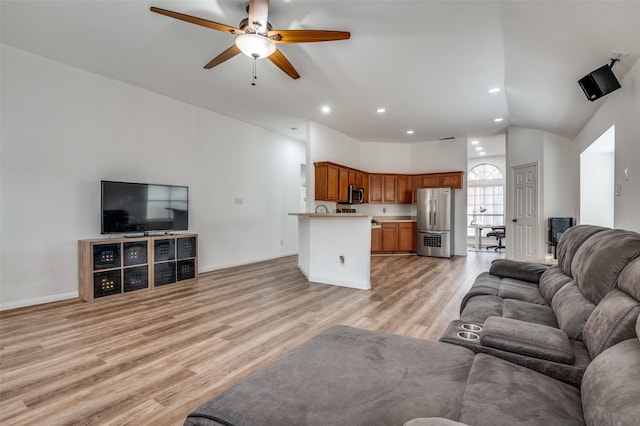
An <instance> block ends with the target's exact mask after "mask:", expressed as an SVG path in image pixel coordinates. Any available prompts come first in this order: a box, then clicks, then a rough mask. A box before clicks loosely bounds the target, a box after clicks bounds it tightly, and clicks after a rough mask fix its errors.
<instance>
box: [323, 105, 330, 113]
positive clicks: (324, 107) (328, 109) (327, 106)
mask: <svg viewBox="0 0 640 426" xmlns="http://www.w3.org/2000/svg"><path fill="white" fill-rule="evenodd" d="M321 111H322V112H323V113H325V114H329V113H330V112H331V107H330V106H329V105H325V106H323V107H322V109H321Z"/></svg>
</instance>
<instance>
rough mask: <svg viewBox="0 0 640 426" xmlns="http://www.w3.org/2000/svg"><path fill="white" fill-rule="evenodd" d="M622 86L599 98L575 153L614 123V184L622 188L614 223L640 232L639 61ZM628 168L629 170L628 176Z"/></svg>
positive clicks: (619, 226) (580, 135)
mask: <svg viewBox="0 0 640 426" xmlns="http://www.w3.org/2000/svg"><path fill="white" fill-rule="evenodd" d="M621 85H622V88H620V89H618V90H616V91H615V92H612V93H610V94H609V95H607V96H606V97H604V98H603V99H601V100H598V101H596V102H601V103H602V105H601V106H600V108H599V109H598V110H597V111H596V113H595V114H594V115H593V117H592V118H591V120H589V122H588V123H587V125H586V126H585V127H584V128H583V129H582V130H581V131H580V133H579V134H578V136H577V137H576V139H575V142H576V145H577V146H576V149H577V154H576V156H578V155H579V153H581V152H583V151H584V150H585V149H586V148H587V147H588V146H589V145H591V143H593V141H595V140H596V139H597V138H598V137H599V136H600V135H602V134H603V133H604V132H605V131H606V130H607V129H609V128H610V127H611V126H613V125H615V128H616V133H615V134H616V153H615V183H616V184H619V185H620V188H621V191H620V195H619V196H616V197H615V202H614V226H615V227H616V228H622V229H628V230H632V231H637V232H640V213H639V212H640V142H639V140H640V136H639V135H640V120H639V119H638V118H639V117H640V61H636V64H635V65H634V66H633V68H631V70H630V71H629V72H628V73H627V75H626V76H625V78H624V79H623V80H622V81H621ZM625 169H627V170H628V171H629V174H628V178H626V177H625V173H624V171H625ZM581 222H582V220H581Z"/></svg>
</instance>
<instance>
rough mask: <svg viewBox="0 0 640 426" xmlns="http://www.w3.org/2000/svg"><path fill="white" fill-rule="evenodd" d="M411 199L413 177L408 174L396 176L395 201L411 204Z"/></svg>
mask: <svg viewBox="0 0 640 426" xmlns="http://www.w3.org/2000/svg"><path fill="white" fill-rule="evenodd" d="M412 201H413V179H412V177H411V176H409V175H398V176H397V177H396V203H397V204H411V202H412Z"/></svg>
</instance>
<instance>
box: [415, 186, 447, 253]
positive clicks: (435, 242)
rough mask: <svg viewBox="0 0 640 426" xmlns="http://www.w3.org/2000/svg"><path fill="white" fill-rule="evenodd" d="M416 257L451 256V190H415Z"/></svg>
mask: <svg viewBox="0 0 640 426" xmlns="http://www.w3.org/2000/svg"><path fill="white" fill-rule="evenodd" d="M416 193H417V200H418V213H417V216H418V217H417V229H418V239H417V253H418V256H433V257H451V255H452V254H453V190H452V189H451V188H420V189H418V190H416Z"/></svg>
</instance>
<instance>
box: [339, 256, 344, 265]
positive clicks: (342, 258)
mask: <svg viewBox="0 0 640 426" xmlns="http://www.w3.org/2000/svg"><path fill="white" fill-rule="evenodd" d="M340 263H341V264H342V265H344V256H340Z"/></svg>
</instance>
